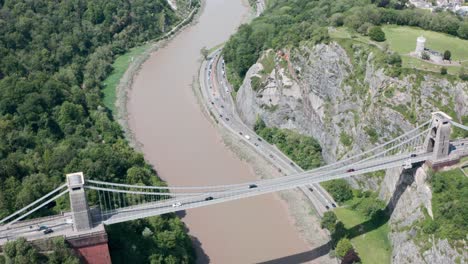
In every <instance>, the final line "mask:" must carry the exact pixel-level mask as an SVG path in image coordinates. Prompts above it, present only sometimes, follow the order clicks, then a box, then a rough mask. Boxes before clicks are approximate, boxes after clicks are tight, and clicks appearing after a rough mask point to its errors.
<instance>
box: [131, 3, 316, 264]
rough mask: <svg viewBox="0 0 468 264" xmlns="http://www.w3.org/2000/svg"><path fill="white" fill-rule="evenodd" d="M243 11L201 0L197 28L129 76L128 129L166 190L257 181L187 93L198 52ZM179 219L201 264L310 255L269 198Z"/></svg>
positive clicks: (223, 34) (229, 29) (222, 36)
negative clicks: (193, 242) (193, 240)
mask: <svg viewBox="0 0 468 264" xmlns="http://www.w3.org/2000/svg"><path fill="white" fill-rule="evenodd" d="M248 12H249V10H248V7H247V6H245V4H242V3H241V1H240V0H207V1H206V6H205V8H204V9H203V11H202V14H201V16H200V18H199V21H198V23H197V24H195V25H194V26H191V27H188V28H187V29H185V30H184V31H183V32H181V33H180V34H179V35H177V36H176V37H175V38H174V39H173V40H172V41H170V42H169V43H168V44H167V45H166V46H165V47H164V48H161V49H159V50H158V51H157V52H155V53H154V54H152V55H151V57H150V58H149V59H148V60H147V61H146V62H145V63H144V64H143V65H142V67H141V70H140V72H139V73H138V75H137V76H135V79H134V83H133V86H132V89H131V90H130V91H129V101H128V103H127V110H128V113H129V126H130V129H131V130H132V132H133V133H134V136H135V138H136V140H137V141H138V142H140V143H141V144H142V151H143V152H144V154H145V157H146V159H147V160H148V161H149V162H150V163H151V164H153V165H154V166H155V168H156V169H157V170H158V174H159V175H160V177H161V178H163V179H164V180H165V181H167V182H168V184H169V185H173V186H175V185H179V186H189V185H195V186H200V185H216V184H227V183H240V182H245V181H251V180H254V179H255V178H256V177H255V175H254V173H253V172H252V170H251V168H250V166H249V165H248V164H247V163H246V162H243V161H241V160H240V159H238V158H237V157H236V156H235V155H234V154H233V153H232V152H231V151H230V150H229V149H228V148H227V147H226V146H225V145H224V144H223V141H222V139H221V136H220V135H219V134H218V132H217V130H216V128H215V127H214V126H213V125H212V124H211V123H210V122H209V121H208V120H207V118H206V116H205V115H203V114H202V111H201V109H200V106H199V105H198V104H197V100H196V98H195V95H194V93H193V91H192V88H191V84H192V83H193V81H194V78H195V77H196V76H197V73H198V72H197V71H198V67H199V65H200V59H201V58H200V57H201V55H200V49H201V48H202V47H203V46H206V47H213V46H215V45H217V44H219V43H222V42H224V41H226V40H227V39H228V38H229V36H230V35H231V34H232V33H234V31H235V29H236V28H237V26H238V25H239V24H240V23H241V22H242V21H243V20H244V19H245V17H246V15H247V14H248ZM183 221H184V222H185V223H186V225H187V227H188V228H189V230H190V234H191V235H192V236H194V237H195V238H196V239H197V240H198V242H199V243H200V244H198V243H196V245H197V253H198V254H199V255H200V256H201V258H200V259H199V262H202V263H203V262H207V260H209V261H210V262H211V263H256V262H262V261H268V260H275V259H277V260H280V259H283V258H285V257H286V258H285V260H286V259H288V258H287V257H288V256H292V255H299V254H300V253H303V252H307V251H309V250H310V248H309V247H308V245H307V244H306V243H305V241H304V240H303V239H302V238H301V237H300V234H299V232H298V230H296V228H295V227H294V226H293V224H292V222H291V219H290V218H289V216H288V212H287V209H286V206H285V204H284V202H283V201H281V200H280V199H279V198H278V197H277V195H274V194H271V195H262V196H259V197H255V198H249V199H243V200H239V201H235V202H229V203H225V204H219V205H214V206H210V207H206V208H198V209H193V210H189V211H187V212H186V215H185V216H184V218H183ZM202 252H204V253H202ZM205 254H206V256H207V257H206V256H205V257H203V256H204V255H205ZM280 262H281V261H280Z"/></svg>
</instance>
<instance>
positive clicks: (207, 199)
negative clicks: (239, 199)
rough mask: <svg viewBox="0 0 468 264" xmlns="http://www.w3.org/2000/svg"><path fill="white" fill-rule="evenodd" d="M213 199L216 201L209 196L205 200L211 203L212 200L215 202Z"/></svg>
mask: <svg viewBox="0 0 468 264" xmlns="http://www.w3.org/2000/svg"><path fill="white" fill-rule="evenodd" d="M213 199H214V198H213V197H212V196H208V197H206V198H205V201H211V200H213Z"/></svg>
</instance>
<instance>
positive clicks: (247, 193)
mask: <svg viewBox="0 0 468 264" xmlns="http://www.w3.org/2000/svg"><path fill="white" fill-rule="evenodd" d="M431 155H432V153H420V154H418V155H417V156H416V157H411V158H409V157H410V154H404V155H403V154H402V155H397V156H392V157H384V158H377V159H373V160H369V161H366V162H363V163H360V164H357V165H356V166H355V167H354V168H353V171H351V170H349V169H346V167H345V168H339V169H335V170H331V171H322V172H317V173H313V172H312V173H304V174H303V175H301V174H300V175H299V176H298V175H294V176H290V177H281V178H276V179H275V181H258V182H255V184H256V185H257V187H256V188H250V186H249V185H248V184H246V185H245V186H244V187H243V188H240V187H236V188H233V190H226V191H215V192H208V193H202V194H200V195H196V196H188V197H176V198H173V199H169V200H165V201H163V202H156V203H148V204H142V205H139V206H134V207H130V208H122V209H117V210H115V211H114V212H112V213H110V214H108V215H106V216H105V218H104V219H105V220H104V221H103V223H104V224H114V223H120V222H125V221H129V220H134V219H139V218H143V217H149V216H154V215H160V214H165V213H170V212H176V211H181V210H186V209H191V208H197V207H202V206H208V205H212V204H217V203H222V202H227V201H232V200H237V199H241V198H247V197H252V196H257V195H261V194H266V193H271V192H277V191H282V190H287V189H293V188H296V187H299V186H304V185H307V184H312V183H320V182H323V181H329V180H333V179H341V178H346V177H350V176H353V175H360V174H364V173H369V172H374V171H379V170H386V169H390V168H395V167H402V166H403V165H405V164H407V163H408V161H409V160H411V163H412V164H414V163H419V162H423V161H426V160H428V159H429V158H430V157H431ZM208 197H212V200H207V199H206V198H208ZM177 203H180V206H174V205H176V204H177Z"/></svg>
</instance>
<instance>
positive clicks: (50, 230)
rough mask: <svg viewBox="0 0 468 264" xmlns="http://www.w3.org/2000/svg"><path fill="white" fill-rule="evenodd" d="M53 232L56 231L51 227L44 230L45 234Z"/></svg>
mask: <svg viewBox="0 0 468 264" xmlns="http://www.w3.org/2000/svg"><path fill="white" fill-rule="evenodd" d="M52 232H54V230H52V229H51V228H47V229H46V230H44V234H45V235H47V234H50V233H52Z"/></svg>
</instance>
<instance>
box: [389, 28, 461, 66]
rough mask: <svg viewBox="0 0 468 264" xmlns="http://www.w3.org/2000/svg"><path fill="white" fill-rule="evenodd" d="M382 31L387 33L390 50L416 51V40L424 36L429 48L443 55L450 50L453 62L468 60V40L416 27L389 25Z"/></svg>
mask: <svg viewBox="0 0 468 264" xmlns="http://www.w3.org/2000/svg"><path fill="white" fill-rule="evenodd" d="M382 30H383V31H384V32H385V36H386V37H387V42H388V44H389V45H390V49H392V50H394V51H396V52H398V53H400V54H407V53H410V52H412V51H414V50H415V48H416V39H417V38H418V37H419V36H424V37H425V38H426V47H427V48H430V49H433V50H436V51H439V52H441V53H443V52H444V51H445V50H450V52H451V53H452V60H453V61H460V60H468V49H467V47H468V40H463V39H460V38H457V37H453V36H450V35H447V34H443V33H438V32H434V31H427V30H423V29H420V28H415V27H402V26H394V25H389V26H384V27H382Z"/></svg>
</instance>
